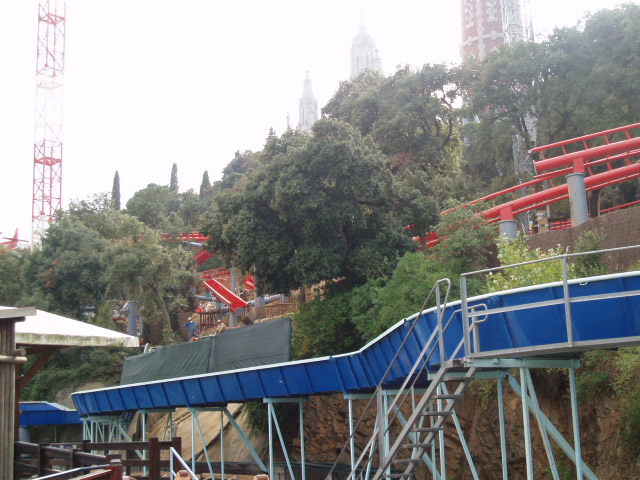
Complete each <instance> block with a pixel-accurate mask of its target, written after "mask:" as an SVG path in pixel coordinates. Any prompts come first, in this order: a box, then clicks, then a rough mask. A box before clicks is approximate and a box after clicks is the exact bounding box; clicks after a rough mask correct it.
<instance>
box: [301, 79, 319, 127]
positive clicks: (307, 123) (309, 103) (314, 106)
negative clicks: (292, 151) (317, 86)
mask: <svg viewBox="0 0 640 480" xmlns="http://www.w3.org/2000/svg"><path fill="white" fill-rule="evenodd" d="M298 113H299V116H298V130H300V131H301V132H310V131H311V127H312V126H313V124H314V123H315V122H316V120H318V102H317V101H316V98H315V97H314V96H313V89H312V88H311V80H310V79H309V72H307V75H306V77H305V79H304V87H303V88H302V98H301V99H300V101H299V102H298Z"/></svg>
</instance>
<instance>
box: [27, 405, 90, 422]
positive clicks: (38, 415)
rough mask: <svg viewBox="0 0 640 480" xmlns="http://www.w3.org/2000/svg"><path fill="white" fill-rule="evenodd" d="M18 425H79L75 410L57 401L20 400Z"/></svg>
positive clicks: (78, 417)
mask: <svg viewBox="0 0 640 480" xmlns="http://www.w3.org/2000/svg"><path fill="white" fill-rule="evenodd" d="M19 408H20V420H19V421H20V427H33V426H36V425H80V424H82V420H80V415H79V414H78V411H77V410H71V409H70V408H66V407H64V406H62V405H59V404H57V403H49V402H20V407H19Z"/></svg>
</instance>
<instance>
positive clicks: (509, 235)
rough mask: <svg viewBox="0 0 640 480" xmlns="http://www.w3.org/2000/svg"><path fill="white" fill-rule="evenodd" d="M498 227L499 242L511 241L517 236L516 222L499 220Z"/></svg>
mask: <svg viewBox="0 0 640 480" xmlns="http://www.w3.org/2000/svg"><path fill="white" fill-rule="evenodd" d="M498 225H499V227H500V240H513V239H514V238H516V237H517V236H518V222H516V221H515V220H501V221H500V223H499V224H498Z"/></svg>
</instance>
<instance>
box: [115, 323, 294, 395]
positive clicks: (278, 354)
mask: <svg viewBox="0 0 640 480" xmlns="http://www.w3.org/2000/svg"><path fill="white" fill-rule="evenodd" d="M290 356H291V319H290V318H281V319H278V320H271V321H269V322H265V323H257V324H254V325H249V326H247V327H241V328H237V329H229V330H224V331H222V332H220V333H219V334H217V335H216V336H215V337H204V338H202V339H200V340H198V341H195V342H189V343H181V344H177V345H167V346H165V347H160V348H156V349H154V350H152V351H150V352H147V353H143V354H142V355H135V356H133V357H127V358H125V360H124V365H123V367H122V376H121V377H120V385H130V384H132V383H140V382H151V381H154V380H165V379H168V378H177V377H186V376H190V375H201V374H204V373H213V372H223V371H225V370H236V369H239V368H248V367H257V366H260V365H269V364H272V363H281V362H288V361H289V359H290Z"/></svg>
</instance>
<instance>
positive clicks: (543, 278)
mask: <svg viewBox="0 0 640 480" xmlns="http://www.w3.org/2000/svg"><path fill="white" fill-rule="evenodd" d="M562 254H564V251H562V247H561V246H560V245H558V247H557V248H556V249H555V250H553V249H550V250H548V251H547V252H543V251H541V250H540V249H539V248H536V249H534V250H530V249H529V247H528V245H527V241H526V237H524V236H522V235H518V238H516V239H514V240H510V241H502V242H500V244H499V245H498V259H499V260H500V263H501V264H502V265H513V264H517V263H524V262H529V261H535V260H542V259H545V258H551V257H555V256H557V255H562ZM567 272H568V275H569V278H572V277H574V276H575V268H574V266H573V264H571V263H568V264H567ZM560 280H562V262H560V261H559V260H549V261H542V262H537V263H530V264H528V265H521V266H519V267H512V268H508V269H506V270H502V271H500V272H498V273H490V274H488V275H487V289H488V290H489V291H498V290H508V289H510V288H518V287H525V286H528V285H539V284H541V283H547V282H557V281H560Z"/></svg>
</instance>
